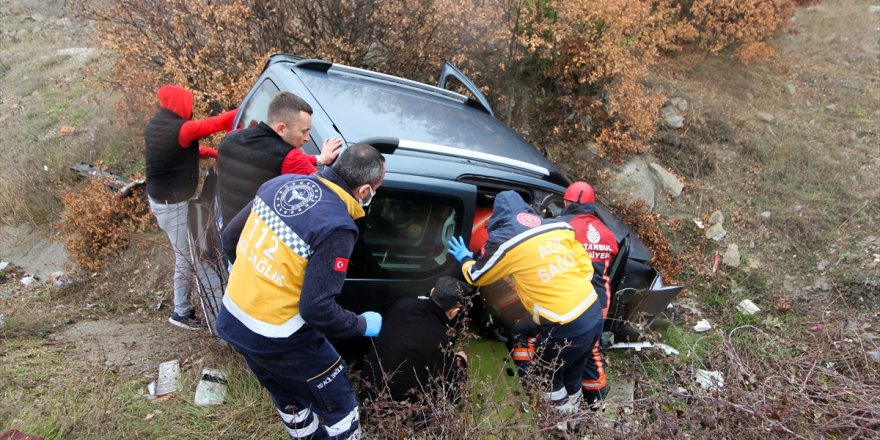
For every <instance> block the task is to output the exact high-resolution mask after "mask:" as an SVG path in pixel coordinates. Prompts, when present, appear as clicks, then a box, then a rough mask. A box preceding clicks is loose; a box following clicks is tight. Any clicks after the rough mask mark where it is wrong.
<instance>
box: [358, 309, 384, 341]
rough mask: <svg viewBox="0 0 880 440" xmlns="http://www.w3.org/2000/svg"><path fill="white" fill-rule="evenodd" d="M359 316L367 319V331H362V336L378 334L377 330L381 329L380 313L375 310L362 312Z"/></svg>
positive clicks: (371, 336)
mask: <svg viewBox="0 0 880 440" xmlns="http://www.w3.org/2000/svg"><path fill="white" fill-rule="evenodd" d="M361 316H363V317H364V321H367V331H365V332H364V336H366V337H368V338H375V337H376V336H379V330H381V329H382V315H380V314H378V313H376V312H364V313H361Z"/></svg>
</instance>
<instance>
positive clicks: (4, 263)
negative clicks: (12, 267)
mask: <svg viewBox="0 0 880 440" xmlns="http://www.w3.org/2000/svg"><path fill="white" fill-rule="evenodd" d="M6 266H9V262H8V261H0V270H3V269H6Z"/></svg>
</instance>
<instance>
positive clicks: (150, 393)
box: [147, 380, 156, 399]
mask: <svg viewBox="0 0 880 440" xmlns="http://www.w3.org/2000/svg"><path fill="white" fill-rule="evenodd" d="M155 398H156V381H155V380H151V381H150V383H148V384H147V399H155Z"/></svg>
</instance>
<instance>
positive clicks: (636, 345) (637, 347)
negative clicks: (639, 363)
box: [608, 342, 678, 354]
mask: <svg viewBox="0 0 880 440" xmlns="http://www.w3.org/2000/svg"><path fill="white" fill-rule="evenodd" d="M608 348H632V349H634V350H635V351H642V349H643V348H659V349H661V350H663V352H664V353H666V354H678V350H676V349H674V348H672V347H670V346H668V345H666V344H659V343H657V344H652V343H650V342H618V343H617V344H614V345H611V346H610V347H608Z"/></svg>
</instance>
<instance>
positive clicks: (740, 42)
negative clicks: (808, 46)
mask: <svg viewBox="0 0 880 440" xmlns="http://www.w3.org/2000/svg"><path fill="white" fill-rule="evenodd" d="M805 3H807V2H805V1H803V0H695V1H694V2H693V5H691V8H690V13H691V14H692V16H693V22H694V24H695V25H696V26H697V28H699V30H700V37H701V38H702V40H703V45H704V47H706V48H708V49H709V50H710V51H712V52H718V51H720V50H722V49H725V48H728V47H732V46H733V47H736V50H737V56H738V57H739V58H740V60H742V61H749V60H751V59H755V58H765V57H767V56H770V55H772V54H773V48H772V47H771V46H770V45H768V44H767V43H766V41H765V40H766V39H767V38H769V37H771V36H772V35H773V34H775V33H776V31H778V30H779V29H780V28H781V27H783V26H784V25H785V24H786V23H788V21H789V20H790V19H791V17H792V16H793V15H794V9H795V7H796V6H798V4H805Z"/></svg>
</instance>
